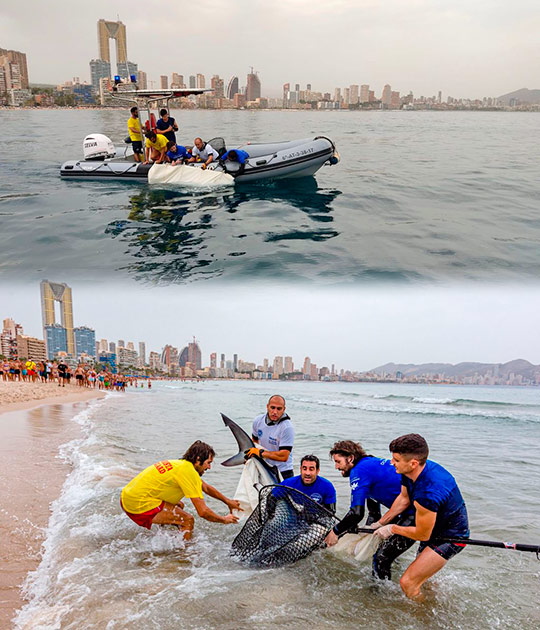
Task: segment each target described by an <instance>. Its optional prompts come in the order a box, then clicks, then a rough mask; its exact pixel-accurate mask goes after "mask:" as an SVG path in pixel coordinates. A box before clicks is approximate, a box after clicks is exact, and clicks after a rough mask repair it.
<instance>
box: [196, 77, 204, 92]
mask: <svg viewBox="0 0 540 630" xmlns="http://www.w3.org/2000/svg"><path fill="white" fill-rule="evenodd" d="M197 87H198V88H201V89H203V90H204V88H205V87H206V79H205V78H204V74H198V75H197Z"/></svg>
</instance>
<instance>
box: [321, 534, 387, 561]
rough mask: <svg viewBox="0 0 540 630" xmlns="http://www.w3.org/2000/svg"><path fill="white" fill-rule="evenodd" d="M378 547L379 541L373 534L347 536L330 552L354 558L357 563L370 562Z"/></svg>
mask: <svg viewBox="0 0 540 630" xmlns="http://www.w3.org/2000/svg"><path fill="white" fill-rule="evenodd" d="M378 546H379V539H378V538H376V537H375V536H374V535H373V534H345V535H344V536H342V537H341V538H340V539H339V540H338V541H337V543H336V544H335V545H334V546H333V547H330V548H329V550H330V551H331V552H332V553H337V554H340V555H344V556H349V557H350V558H351V557H352V558H354V559H355V560H356V561H357V562H369V561H371V558H372V556H373V554H374V553H375V552H376V551H377V547H378Z"/></svg>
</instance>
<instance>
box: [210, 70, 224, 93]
mask: <svg viewBox="0 0 540 630" xmlns="http://www.w3.org/2000/svg"><path fill="white" fill-rule="evenodd" d="M210 87H211V88H212V90H213V92H214V96H215V97H216V98H223V97H224V96H225V87H224V83H223V79H222V78H221V77H220V76H219V75H218V74H214V76H213V77H212V78H211V79H210Z"/></svg>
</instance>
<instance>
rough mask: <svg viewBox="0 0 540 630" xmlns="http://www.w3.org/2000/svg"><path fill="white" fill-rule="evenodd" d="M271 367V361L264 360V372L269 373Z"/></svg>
mask: <svg viewBox="0 0 540 630" xmlns="http://www.w3.org/2000/svg"><path fill="white" fill-rule="evenodd" d="M269 367H270V361H268V359H263V371H264V372H268V368H269Z"/></svg>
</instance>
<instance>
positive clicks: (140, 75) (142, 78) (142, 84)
mask: <svg viewBox="0 0 540 630" xmlns="http://www.w3.org/2000/svg"><path fill="white" fill-rule="evenodd" d="M137 85H138V86H139V88H140V89H141V90H147V89H148V77H147V75H146V72H143V71H142V70H139V71H138V72H137Z"/></svg>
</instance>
